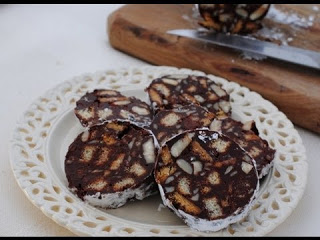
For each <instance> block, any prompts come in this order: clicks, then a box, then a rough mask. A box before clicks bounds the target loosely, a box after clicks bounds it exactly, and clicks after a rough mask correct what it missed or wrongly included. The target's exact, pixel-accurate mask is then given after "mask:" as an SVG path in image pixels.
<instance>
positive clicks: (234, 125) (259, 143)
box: [210, 115, 275, 178]
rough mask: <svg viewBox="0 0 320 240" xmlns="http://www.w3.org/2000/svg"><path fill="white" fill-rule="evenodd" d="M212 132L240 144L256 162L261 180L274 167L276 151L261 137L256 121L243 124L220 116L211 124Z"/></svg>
mask: <svg viewBox="0 0 320 240" xmlns="http://www.w3.org/2000/svg"><path fill="white" fill-rule="evenodd" d="M210 130H212V131H217V132H221V133H223V134H224V135H226V136H228V137H229V138H230V139H232V140H233V141H235V142H236V143H238V144H239V145H240V146H241V147H242V148H243V149H244V150H246V151H247V152H248V154H249V155H250V156H251V157H252V158H253V159H254V160H255V161H256V164H257V171H258V174H259V178H262V177H264V176H265V175H267V174H268V172H269V170H270V168H271V167H272V165H273V159H274V155H275V150H274V149H272V148H270V146H269V144H268V142H267V141H266V140H264V139H262V138H261V137H259V132H258V130H257V128H256V126H255V123H254V121H249V122H246V123H244V124H243V123H241V122H239V121H236V120H234V119H232V118H229V117H227V116H222V115H219V116H217V117H216V118H215V119H214V120H213V121H212V123H211V124H210Z"/></svg>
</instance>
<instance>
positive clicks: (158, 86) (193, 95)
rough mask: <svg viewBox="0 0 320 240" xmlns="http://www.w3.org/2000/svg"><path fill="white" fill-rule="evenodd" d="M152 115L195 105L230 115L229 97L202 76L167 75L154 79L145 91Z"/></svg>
mask: <svg viewBox="0 0 320 240" xmlns="http://www.w3.org/2000/svg"><path fill="white" fill-rule="evenodd" d="M146 91H147V92H148V95H149V99H150V101H151V104H152V108H153V111H154V113H155V114H156V113H158V112H159V111H161V110H165V109H173V108H176V107H180V106H184V105H189V104H196V105H199V106H201V107H204V108H206V109H207V110H208V111H209V112H213V113H216V112H218V111H221V110H222V111H224V112H225V113H227V114H230V113H231V105H230V103H229V95H228V94H227V93H226V91H225V90H223V89H222V88H221V87H220V86H219V85H217V84H216V83H215V82H214V81H212V80H211V79H209V78H207V77H204V76H191V75H167V76H163V77H161V78H157V79H154V80H153V81H152V82H151V84H150V85H149V86H148V88H147V89H146Z"/></svg>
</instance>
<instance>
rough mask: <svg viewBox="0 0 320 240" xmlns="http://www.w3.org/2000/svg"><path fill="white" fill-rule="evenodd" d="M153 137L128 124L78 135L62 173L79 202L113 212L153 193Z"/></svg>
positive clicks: (112, 123)
mask: <svg viewBox="0 0 320 240" xmlns="http://www.w3.org/2000/svg"><path fill="white" fill-rule="evenodd" d="M156 154H157V149H156V147H155V143H154V136H153V134H152V133H151V132H150V131H148V130H145V129H143V128H140V127H138V126H136V125H134V124H131V123H129V122H119V121H110V122H105V123H104V124H102V125H97V126H93V127H92V128H90V129H89V130H86V131H85V132H83V133H81V134H80V135H79V136H78V137H77V138H76V139H75V140H74V142H73V143H72V144H71V145H70V146H69V150H68V152H67V154H66V158H65V172H66V176H67V179H68V182H69V188H70V189H71V190H72V191H74V192H75V193H76V194H77V195H78V197H79V198H81V199H82V200H84V201H86V202H88V203H90V204H92V205H94V206H98V207H102V208H117V207H120V206H122V205H124V204H125V203H126V202H127V201H128V200H133V199H139V200H141V199H143V198H145V197H148V196H150V195H151V194H153V193H155V192H156V191H155V190H156V184H155V182H154V177H153V170H154V164H155V158H156Z"/></svg>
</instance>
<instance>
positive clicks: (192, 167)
mask: <svg viewBox="0 0 320 240" xmlns="http://www.w3.org/2000/svg"><path fill="white" fill-rule="evenodd" d="M155 179H156V182H157V183H158V186H159V190H160V194H161V197H162V200H163V203H164V205H166V206H168V207H169V208H170V209H171V210H172V211H173V212H174V213H175V214H176V215H177V216H178V217H180V218H182V219H183V221H184V222H185V223H187V225H188V226H190V227H191V228H193V229H196V230H199V231H208V232H210V231H218V230H220V229H222V228H225V227H227V226H228V225H229V224H231V223H234V222H237V221H239V220H241V219H242V218H243V217H245V216H246V214H247V213H248V211H249V210H250V208H251V206H252V202H253V200H254V199H255V197H256V195H257V193H258V188H259V179H258V174H257V170H256V167H255V161H254V160H253V159H252V158H251V157H250V156H249V155H248V154H247V153H246V152H245V151H244V150H243V149H242V148H241V147H240V146H239V145H238V144H236V143H235V142H234V141H232V140H231V139H229V138H228V137H226V136H224V135H221V134H220V133H218V132H214V131H209V130H194V131H187V132H184V133H182V134H179V135H178V136H176V137H174V138H172V139H170V140H169V141H167V142H166V143H165V145H163V146H162V147H161V150H160V152H159V154H158V157H157V162H156V167H155Z"/></svg>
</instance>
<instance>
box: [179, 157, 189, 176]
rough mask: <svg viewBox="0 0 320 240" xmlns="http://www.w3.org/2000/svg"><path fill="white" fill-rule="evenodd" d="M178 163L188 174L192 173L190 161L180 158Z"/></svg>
mask: <svg viewBox="0 0 320 240" xmlns="http://www.w3.org/2000/svg"><path fill="white" fill-rule="evenodd" d="M176 163H177V165H178V166H179V167H180V168H181V169H182V170H183V171H185V172H186V173H188V174H192V167H191V165H190V163H188V162H187V161H186V160H184V159H178V160H177V161H176Z"/></svg>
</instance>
